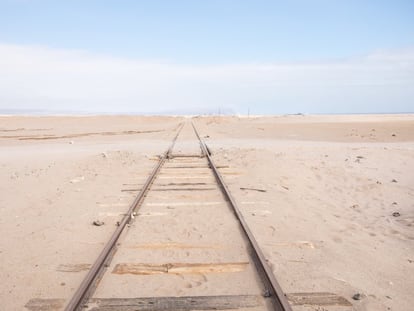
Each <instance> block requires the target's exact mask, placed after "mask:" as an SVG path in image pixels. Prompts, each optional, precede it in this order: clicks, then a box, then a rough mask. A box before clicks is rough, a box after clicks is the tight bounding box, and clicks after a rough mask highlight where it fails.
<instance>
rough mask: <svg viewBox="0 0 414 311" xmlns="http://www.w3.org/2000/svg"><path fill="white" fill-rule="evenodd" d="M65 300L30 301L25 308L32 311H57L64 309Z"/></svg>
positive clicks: (36, 299) (37, 299) (38, 299)
mask: <svg viewBox="0 0 414 311" xmlns="http://www.w3.org/2000/svg"><path fill="white" fill-rule="evenodd" d="M64 303H65V300H64V299H40V298H34V299H30V300H29V301H28V302H27V303H26V305H25V308H26V309H28V310H30V311H57V310H61V309H62V308H63V304H64Z"/></svg>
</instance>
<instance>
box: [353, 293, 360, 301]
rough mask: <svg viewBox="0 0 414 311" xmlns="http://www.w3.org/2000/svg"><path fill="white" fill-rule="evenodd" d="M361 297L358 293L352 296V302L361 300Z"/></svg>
mask: <svg viewBox="0 0 414 311" xmlns="http://www.w3.org/2000/svg"><path fill="white" fill-rule="evenodd" d="M361 298H362V295H361V294H360V293H356V294H355V295H354V296H352V299H353V300H361Z"/></svg>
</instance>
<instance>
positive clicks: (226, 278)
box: [65, 122, 291, 311]
mask: <svg viewBox="0 0 414 311" xmlns="http://www.w3.org/2000/svg"><path fill="white" fill-rule="evenodd" d="M131 190H134V191H138V192H139V193H138V195H137V197H136V199H135V200H134V202H133V204H132V205H131V207H130V208H129V210H128V211H127V213H126V214H125V216H124V218H123V219H122V221H121V222H120V223H119V226H118V227H117V228H116V230H115V232H114V233H113V235H112V236H111V238H110V240H109V241H108V243H107V244H106V245H105V247H104V249H103V250H102V252H101V254H100V255H99V256H98V258H97V259H96V261H95V263H94V264H93V265H92V267H91V269H90V270H89V272H88V274H87V275H86V277H85V278H84V280H83V281H82V283H81V284H80V286H79V288H78V289H77V290H76V292H75V293H74V295H73V296H72V298H71V299H70V300H69V301H68V302H67V304H66V307H65V311H75V310H101V311H103V310H105V311H110V310H122V311H132V310H210V309H211V310H213V309H214V310H228V309H243V310H291V307H290V305H289V303H288V301H287V298H286V296H285V295H284V293H283V292H282V290H281V288H280V286H279V284H278V283H277V281H276V279H275V277H274V275H273V273H272V271H271V269H270V267H269V266H268V265H267V264H266V261H265V258H264V256H263V254H262V252H261V250H260V248H259V246H258V244H257V242H256V240H255V239H254V236H253V234H252V233H251V231H250V229H249V228H248V226H247V223H246V222H245V220H244V218H243V216H242V214H241V213H240V211H239V209H238V208H237V205H236V202H235V200H234V198H233V197H232V196H231V194H230V192H229V191H228V188H227V186H226V185H225V183H224V180H223V178H222V177H221V175H220V173H219V171H218V169H217V167H216V165H215V164H214V162H213V159H212V157H211V154H210V150H209V149H208V146H207V145H206V144H205V142H204V141H203V140H202V139H201V137H200V136H199V134H198V132H197V130H196V128H195V127H194V125H193V124H192V123H190V122H187V123H185V124H183V125H182V126H180V128H179V129H178V131H177V134H176V136H175V137H174V139H173V141H172V144H171V146H170V147H169V148H168V150H167V151H166V152H165V153H164V154H163V155H161V156H160V157H159V161H158V162H157V164H156V165H155V167H154V169H153V171H152V173H151V174H150V176H149V177H148V179H147V180H146V182H145V183H144V184H143V185H141V187H140V189H131Z"/></svg>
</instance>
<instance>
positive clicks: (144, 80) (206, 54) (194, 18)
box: [0, 0, 414, 114]
mask: <svg viewBox="0 0 414 311" xmlns="http://www.w3.org/2000/svg"><path fill="white" fill-rule="evenodd" d="M413 16H414V1H402V0H394V1H389V0H387V1H385V0H375V1H374V0H290V1H277V0H273V1H264V0H263V1H261V0H256V1H253V0H252V1H247V0H238V1H231V0H205V1H194V0H191V1H190V0H187V1H185V0H174V1H171V0H164V1H161V0H152V1H105V0H100V1H95V0H87V1H85V0H82V1H77V0H72V1H56V0H55V1H43V0H0V113H1V112H2V111H3V112H4V111H29V110H30V111H51V112H90V113H217V112H218V111H220V112H226V113H237V114H246V113H247V112H248V111H249V112H250V113H251V114H285V113H398V112H414V18H413Z"/></svg>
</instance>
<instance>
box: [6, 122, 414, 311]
mask: <svg viewBox="0 0 414 311" xmlns="http://www.w3.org/2000/svg"><path fill="white" fill-rule="evenodd" d="M183 120H184V121H188V119H184V118H179V117H133V116H100V117H98V116H95V117H93V116H89V117H0V167H1V172H2V174H1V175H0V193H1V196H0V215H1V217H0V222H1V227H0V228H1V236H0V259H1V260H0V262H1V266H0V277H1V279H2V281H3V282H2V284H0V299H1V301H2V308H4V310H25V308H24V305H25V304H26V303H27V302H28V301H29V300H30V299H33V298H59V299H68V298H69V297H70V296H71V294H72V293H73V291H74V290H75V289H76V286H77V285H78V284H79V282H80V281H81V279H82V277H83V276H84V275H85V273H86V271H87V269H88V264H90V263H92V262H93V260H94V259H95V258H96V256H97V255H98V254H99V251H100V250H101V249H102V247H103V243H104V242H105V241H106V240H107V239H108V237H109V236H110V234H111V233H112V231H113V230H114V228H115V226H116V222H117V221H118V220H119V219H120V218H121V217H122V214H123V213H124V212H125V211H126V210H127V209H128V206H129V204H131V202H132V201H133V199H134V195H135V193H134V192H133V191H129V192H128V191H125V189H126V188H128V187H134V186H135V185H137V184H140V183H143V182H144V180H145V179H146V177H147V176H148V174H149V172H150V171H151V169H152V167H153V166H154V164H155V160H156V158H155V156H156V155H158V154H161V153H162V152H164V151H165V150H166V149H167V147H168V145H169V143H170V141H171V139H172V138H173V136H174V132H173V130H175V129H177V127H178V124H179V123H180V122H182V121H183ZM193 121H194V123H195V124H196V126H197V127H198V129H199V131H200V133H201V134H202V136H203V137H205V140H206V142H207V143H208V144H209V146H210V147H211V150H212V151H213V158H214V160H215V161H216V162H217V164H219V165H222V166H223V168H221V169H220V171H221V172H222V174H223V177H224V179H225V180H226V182H227V183H228V185H229V187H230V190H231V192H232V194H233V195H234V197H235V199H236V201H237V202H238V203H239V207H240V209H241V210H242V212H243V214H244V215H245V218H246V220H247V222H248V224H249V226H250V227H251V229H252V231H253V233H254V235H255V236H256V238H257V240H258V242H259V244H260V246H261V247H262V249H263V251H264V253H265V255H266V257H267V259H268V262H269V264H270V265H271V267H272V269H273V271H274V273H275V275H276V276H277V278H278V281H279V282H280V284H281V286H282V288H283V289H284V290H285V292H287V293H295V292H302V293H303V292H332V293H335V294H337V295H339V296H342V297H345V298H346V299H347V300H348V301H350V302H351V303H352V304H353V307H352V309H354V310H410V309H411V306H412V305H414V295H412V292H414V278H413V277H412V275H414V231H413V230H414V229H413V228H414V227H413V224H414V203H413V202H414V173H413V172H414V116H413V115H366V116H277V117H251V118H237V117H198V118H194V119H193ZM188 139H189V140H190V138H188ZM190 145H191V146H190ZM180 149H181V150H186V151H188V150H189V151H190V152H197V150H196V148H194V147H193V145H192V144H191V143H190V142H189V141H188V142H186V141H185V139H184V140H183V141H182V143H181V144H179V145H178V146H177V149H176V150H177V152H179V151H180ZM241 188H242V189H241ZM255 189H256V190H255ZM258 190H259V191H258ZM260 190H261V191H260ZM145 208H147V209H148V211H147V213H150V211H151V212H154V211H158V212H160V211H159V210H162V208H160V207H158V208H157V207H154V206H151V205H148V206H146V207H145ZM214 210H215V209H214ZM161 212H162V211H161ZM395 212H398V213H399V216H397V217H395V216H393V213H395ZM216 213H218V215H219V213H220V212H219V211H217V212H216ZM395 215H398V214H395ZM178 216H179V215H178V214H177V217H178ZM191 217H192V218H193V219H194V224H197V214H192V215H191ZM200 217H205V216H203V214H200ZM163 219H164V218H163V217H159V222H160V224H163V221H165V220H163ZM94 220H100V221H103V222H104V223H105V225H103V226H99V227H98V226H94V225H92V222H93V221H94ZM151 221H152V222H154V221H156V220H154V218H151ZM163 225H164V226H167V225H168V222H167V223H164V224H163ZM144 228H146V227H144ZM149 228H150V227H148V228H147V229H145V230H147V231H149V230H150V229H149ZM170 234H171V235H172V236H171V237H170V238H171V239H172V240H174V234H173V233H170ZM131 236H132V235H131ZM139 242H140V243H141V244H143V243H144V242H145V239H144V240H142V241H139ZM152 242H154V241H152ZM205 243H206V242H205ZM236 253H237V252H236ZM242 259H245V258H242ZM194 282H198V281H197V280H193V283H194ZM355 293H360V294H362V295H361V296H362V299H361V300H358V301H356V300H353V299H352V296H353V295H354V294H355ZM198 294H200V293H198ZM294 310H336V309H334V308H332V307H322V306H321V307H305V306H300V307H295V308H294ZM338 310H345V309H340V308H339V309H338ZM347 310H349V309H347Z"/></svg>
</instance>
